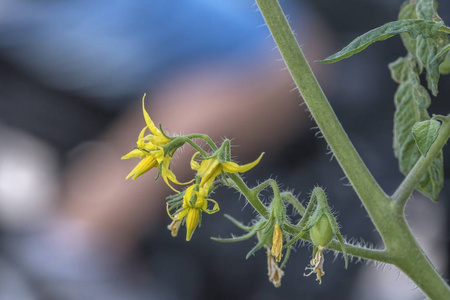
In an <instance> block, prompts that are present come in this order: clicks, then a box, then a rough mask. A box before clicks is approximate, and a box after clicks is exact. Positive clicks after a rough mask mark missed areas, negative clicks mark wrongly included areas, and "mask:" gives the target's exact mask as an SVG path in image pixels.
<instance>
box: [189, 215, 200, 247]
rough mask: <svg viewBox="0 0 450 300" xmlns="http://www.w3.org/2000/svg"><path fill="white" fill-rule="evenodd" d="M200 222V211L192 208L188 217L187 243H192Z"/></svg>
mask: <svg viewBox="0 0 450 300" xmlns="http://www.w3.org/2000/svg"><path fill="white" fill-rule="evenodd" d="M199 220H200V210H199V209H197V208H190V209H189V211H188V213H187V217H186V241H188V242H189V241H190V240H191V237H192V235H193V234H194V231H195V229H196V228H197V225H198V222H199Z"/></svg>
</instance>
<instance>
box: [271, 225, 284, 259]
mask: <svg viewBox="0 0 450 300" xmlns="http://www.w3.org/2000/svg"><path fill="white" fill-rule="evenodd" d="M282 250H283V232H282V231H281V229H280V225H278V223H276V224H275V228H274V230H273V238H272V255H273V257H275V259H276V261H277V262H280V260H281V257H282V256H283V255H282V253H281V252H282Z"/></svg>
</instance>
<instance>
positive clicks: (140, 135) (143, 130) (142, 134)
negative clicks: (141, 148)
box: [138, 127, 147, 142]
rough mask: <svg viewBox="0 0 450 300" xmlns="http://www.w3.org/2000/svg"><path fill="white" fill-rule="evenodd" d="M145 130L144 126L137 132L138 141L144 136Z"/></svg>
mask: <svg viewBox="0 0 450 300" xmlns="http://www.w3.org/2000/svg"><path fill="white" fill-rule="evenodd" d="M146 130H147V127H144V128H143V129H142V130H141V132H140V133H139V136H138V142H139V141H140V140H142V139H143V138H144V134H145V131H146Z"/></svg>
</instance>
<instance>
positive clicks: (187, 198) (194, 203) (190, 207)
mask: <svg viewBox="0 0 450 300" xmlns="http://www.w3.org/2000/svg"><path fill="white" fill-rule="evenodd" d="M197 189H198V190H197ZM207 193H208V191H207V190H205V189H203V188H202V187H199V186H198V184H193V185H191V186H190V187H188V188H187V189H186V193H185V194H184V197H183V206H182V208H181V209H180V210H178V212H177V213H176V214H175V216H172V215H171V214H170V212H169V208H168V207H169V206H167V213H168V215H169V217H170V218H171V219H172V220H173V221H175V222H177V221H182V220H184V221H185V225H186V241H190V240H191V238H192V234H193V233H194V231H195V229H196V228H197V225H198V223H199V221H200V215H201V212H205V213H207V214H213V213H216V212H218V211H219V204H218V203H217V202H216V201H215V200H213V199H206V197H207ZM208 201H209V202H212V203H213V204H214V206H213V208H212V209H208ZM172 223H173V222H172ZM171 231H172V228H171ZM172 233H173V231H172Z"/></svg>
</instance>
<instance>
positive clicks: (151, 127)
mask: <svg viewBox="0 0 450 300" xmlns="http://www.w3.org/2000/svg"><path fill="white" fill-rule="evenodd" d="M146 95H147V94H144V96H143V97H142V111H143V113H144V119H145V124H147V127H148V129H149V130H150V131H151V133H153V134H154V135H159V134H161V132H160V131H159V129H158V128H156V126H155V123H153V121H152V119H150V116H149V114H148V112H147V111H146V110H145V104H144V102H145V96H146Z"/></svg>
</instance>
